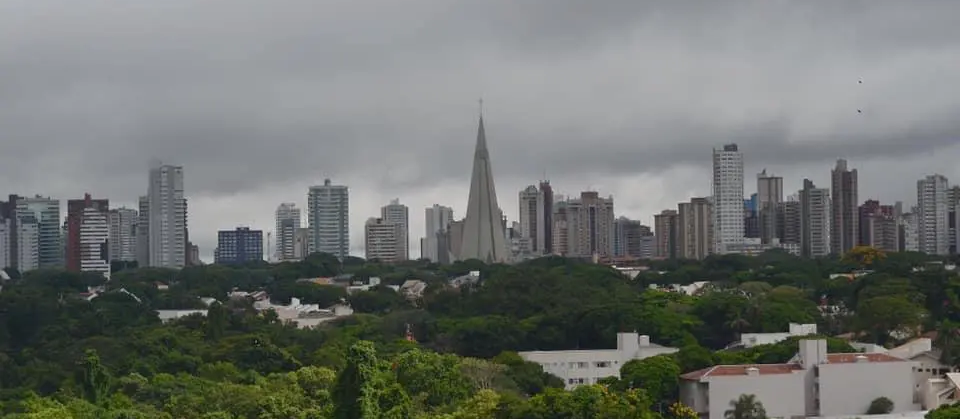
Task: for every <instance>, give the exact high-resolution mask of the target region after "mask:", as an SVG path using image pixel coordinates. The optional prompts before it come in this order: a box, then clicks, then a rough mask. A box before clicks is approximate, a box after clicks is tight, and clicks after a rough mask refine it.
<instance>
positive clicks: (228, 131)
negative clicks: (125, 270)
mask: <svg viewBox="0 0 960 419" xmlns="http://www.w3.org/2000/svg"><path fill="white" fill-rule="evenodd" d="M958 13H960V5H957V4H956V3H955V2H951V1H946V0H944V1H932V0H931V1H921V2H919V3H918V2H911V3H910V4H906V3H904V2H901V1H844V2H827V1H823V2H769V1H738V2H696V3H688V2H653V1H650V2H646V1H637V0H623V1H615V0H609V1H601V2H595V1H584V0H579V1H575V0H549V1H548V0H529V1H522V2H516V1H508V0H491V1H483V2H479V1H477V2H467V1H443V0H405V1H402V2H396V1H386V0H379V1H374V0H370V1H362V2H357V1H347V0H336V1H306V0H288V1H284V2H263V1H255V0H249V1H248V0H230V1H226V0H219V1H216V0H215V1H187V0H167V1H162V2H159V1H143V2H118V1H105V0H87V1H83V2H74V1H66V0H61V1H52V0H51V1H44V2H38V1H34V0H7V1H4V2H2V3H0V75H2V82H0V144H2V147H3V148H2V152H0V167H2V170H0V184H2V185H5V186H6V189H7V190H6V191H0V192H4V193H13V192H18V193H28V194H29V193H43V194H50V195H55V196H59V197H62V198H64V199H66V198H70V197H74V196H81V194H82V193H83V192H84V191H91V192H93V193H95V194H98V195H104V196H108V197H110V198H112V199H113V200H115V201H118V202H121V203H133V202H135V199H136V196H137V195H139V194H142V193H143V191H144V190H145V188H146V171H147V170H146V166H147V162H148V161H149V159H150V158H153V157H156V158H161V159H163V160H165V161H168V162H171V163H175V164H180V165H183V166H185V168H186V173H187V185H188V194H189V195H190V197H191V225H192V226H193V227H192V228H191V237H192V238H196V240H197V241H198V242H200V244H201V246H203V247H205V249H204V253H205V254H209V253H210V252H211V251H212V246H213V239H214V235H215V231H216V229H217V228H229V227H231V226H233V225H235V224H252V225H256V226H259V227H262V228H264V229H269V228H270V225H271V224H272V222H271V217H272V208H273V207H274V206H275V205H276V204H277V203H278V202H279V201H281V200H283V201H288V200H293V201H298V202H300V203H301V205H303V204H305V198H304V196H305V193H306V190H305V187H306V185H308V184H310V183H317V182H320V181H322V179H323V178H324V177H332V178H334V179H336V180H339V181H341V182H346V183H349V184H350V185H351V187H352V188H353V198H354V205H353V214H352V215H353V217H352V225H353V236H354V243H353V245H354V247H355V248H361V247H362V243H360V237H361V236H360V233H361V231H362V227H361V226H362V222H363V220H364V219H365V218H366V217H367V216H371V215H375V214H376V213H377V206H379V205H382V204H384V203H385V202H386V199H389V198H390V197H394V196H399V197H401V198H402V199H403V200H404V201H406V202H407V203H408V204H409V205H410V206H411V207H412V210H411V213H412V214H413V216H412V217H411V218H412V219H413V220H412V221H413V226H412V227H413V228H414V230H413V231H412V233H411V236H413V237H419V236H420V235H421V234H422V233H421V232H420V229H421V228H422V223H421V222H420V221H421V220H420V219H421V218H422V216H421V214H422V212H421V211H422V207H425V206H428V205H430V204H433V203H434V202H435V201H436V202H439V203H444V204H449V205H453V206H454V207H455V208H462V207H463V204H464V202H463V201H465V200H466V190H465V188H466V182H467V179H466V177H467V176H468V175H469V172H470V170H469V164H470V161H469V159H470V155H471V150H472V146H473V144H472V140H473V136H474V130H475V123H476V121H475V119H476V103H475V99H476V98H477V97H478V96H481V95H482V96H484V97H485V99H486V103H487V107H486V108H487V112H486V113H487V116H488V117H487V119H488V124H489V125H488V127H487V128H488V134H489V136H490V146H491V148H492V150H491V152H492V154H493V159H494V160H493V161H494V166H495V167H494V169H495V170H496V171H497V173H498V180H497V184H498V185H499V186H500V195H501V201H502V205H503V206H504V208H505V210H506V211H507V213H508V214H515V213H516V210H515V208H513V207H514V206H515V202H516V197H515V195H516V190H517V189H519V188H520V187H521V186H523V185H524V184H527V183H532V182H534V181H536V180H537V179H538V178H539V177H541V176H542V173H544V172H547V173H548V174H549V175H550V177H552V178H554V183H557V184H558V186H559V187H560V188H562V189H565V190H566V191H568V192H576V191H578V190H579V188H586V187H594V188H599V189H601V190H602V191H604V192H605V193H612V194H614V195H615V196H616V197H617V199H618V207H619V208H621V209H623V210H624V211H625V212H627V214H628V215H631V216H635V217H645V218H646V217H649V215H650V214H651V213H652V212H654V211H657V210H659V209H660V208H663V207H668V206H673V205H674V204H675V202H676V201H677V200H681V199H685V198H686V196H685V194H686V193H687V192H689V193H699V194H704V193H706V189H705V188H706V185H709V180H708V178H707V177H706V175H705V174H704V173H705V170H709V168H708V167H707V166H708V165H709V153H710V148H711V147H713V146H717V145H719V144H722V143H725V142H737V143H739V144H740V145H741V148H742V149H744V150H745V152H746V154H747V160H748V170H753V169H757V170H759V168H760V167H768V168H772V170H774V171H776V172H784V173H789V174H796V176H797V177H800V176H809V177H813V178H818V177H823V176H825V174H826V173H829V172H828V171H829V168H830V167H831V166H832V164H833V160H834V159H836V158H839V157H843V158H847V159H848V160H850V161H851V164H853V165H855V166H859V167H861V168H862V172H864V173H863V174H861V177H862V178H866V179H862V180H861V185H863V186H862V187H863V188H864V191H863V193H862V195H873V196H885V197H890V198H889V199H893V198H898V199H903V200H905V201H908V202H910V201H912V200H913V199H914V198H912V197H913V194H914V193H915V192H913V190H912V189H911V188H912V187H913V186H912V182H914V181H915V179H916V178H919V177H920V176H922V175H924V174H927V173H931V172H935V171H937V172H941V173H943V174H945V175H947V176H951V175H953V176H954V177H955V178H956V177H958V176H960V173H958V171H957V169H955V167H956V165H955V164H954V163H953V161H952V159H948V158H946V155H945V152H944V150H952V147H954V146H955V145H956V143H957V142H956V141H955V139H956V138H957V133H958V132H960V126H958V125H960V122H958V121H960V120H958V119H957V118H956V117H955V116H956V115H957V114H958V113H960V104H958V101H957V100H956V99H955V98H956V97H957V94H958V87H957V86H960V72H957V71H956V69H957V68H960V27H958V26H957V25H956V24H955V16H957V15H958ZM861 78H862V79H863V80H864V83H863V84H858V83H857V80H859V79H861ZM857 109H862V110H863V113H862V114H860V113H857V111H856V110H857ZM937 152H939V154H938V155H936V156H932V155H931V153H937ZM891 158H892V159H894V160H893V161H895V162H897V163H898V164H896V165H892V164H888V163H882V164H881V163H879V162H887V161H889V160H885V159H891ZM911 162H914V163H911ZM681 169H682V170H681ZM867 169H870V171H869V173H867ZM891 169H893V170H891ZM675 170H681V172H683V173H686V175H684V176H680V177H679V178H677V177H676V176H674V177H668V176H667V174H669V173H673V172H671V171H675ZM677 173H680V172H677ZM624 179H633V180H630V181H625V180H624ZM904 179H906V180H904ZM787 184H788V185H792V184H799V179H798V178H797V179H790V178H788V179H787ZM621 185H625V186H621ZM693 185H695V186H693ZM892 185H901V186H897V189H892V188H893V186H892ZM749 189H752V188H748V190H749ZM620 203H622V205H620ZM631 212H632V213H631Z"/></svg>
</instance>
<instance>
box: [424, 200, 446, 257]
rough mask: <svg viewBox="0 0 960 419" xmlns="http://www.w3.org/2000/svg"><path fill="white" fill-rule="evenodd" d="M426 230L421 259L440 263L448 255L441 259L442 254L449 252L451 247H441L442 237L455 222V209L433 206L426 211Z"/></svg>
mask: <svg viewBox="0 0 960 419" xmlns="http://www.w3.org/2000/svg"><path fill="white" fill-rule="evenodd" d="M424 213H425V214H424V215H425V220H424V221H425V222H424V226H425V230H424V236H423V240H422V241H421V242H420V257H421V258H422V259H427V260H429V261H431V262H437V263H440V261H441V260H445V259H447V258H446V255H443V256H444V257H441V255H440V252H449V246H441V240H440V236H441V235H446V234H447V233H448V229H449V227H450V223H451V222H452V221H453V208H450V207H445V206H443V205H438V204H433V206H432V207H430V208H427V209H426V210H425V211H424Z"/></svg>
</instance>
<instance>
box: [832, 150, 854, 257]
mask: <svg viewBox="0 0 960 419" xmlns="http://www.w3.org/2000/svg"><path fill="white" fill-rule="evenodd" d="M830 179H831V192H832V199H831V202H830V205H831V207H832V211H833V218H832V220H831V224H830V243H831V244H830V249H831V251H833V252H834V253H837V254H841V255H842V254H844V253H846V252H847V251H849V250H850V249H852V248H853V247H854V246H856V245H857V242H858V241H859V239H860V211H859V207H858V206H859V205H860V201H859V200H858V199H859V198H858V197H857V169H853V170H849V169H848V168H847V161H846V160H843V159H840V160H837V166H836V167H834V169H833V170H832V171H831V173H830Z"/></svg>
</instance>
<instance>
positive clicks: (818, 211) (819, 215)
mask: <svg viewBox="0 0 960 419" xmlns="http://www.w3.org/2000/svg"><path fill="white" fill-rule="evenodd" d="M831 210H832V205H831V202H830V190H829V189H826V188H817V187H816V186H815V185H814V184H813V182H811V181H810V180H809V179H804V180H803V189H801V190H800V224H801V227H800V229H801V238H800V254H801V255H802V256H804V257H824V256H828V255H829V254H830V243H831V241H830V229H831V214H833V213H832V211H831Z"/></svg>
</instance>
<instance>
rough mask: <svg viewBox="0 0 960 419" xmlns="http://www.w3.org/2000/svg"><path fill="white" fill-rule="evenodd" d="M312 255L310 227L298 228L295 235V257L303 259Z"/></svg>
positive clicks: (295, 258)
mask: <svg viewBox="0 0 960 419" xmlns="http://www.w3.org/2000/svg"><path fill="white" fill-rule="evenodd" d="M307 256H310V229H309V228H306V227H301V228H298V229H297V231H296V233H295V234H294V236H293V259H294V260H303V259H306V258H307Z"/></svg>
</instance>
